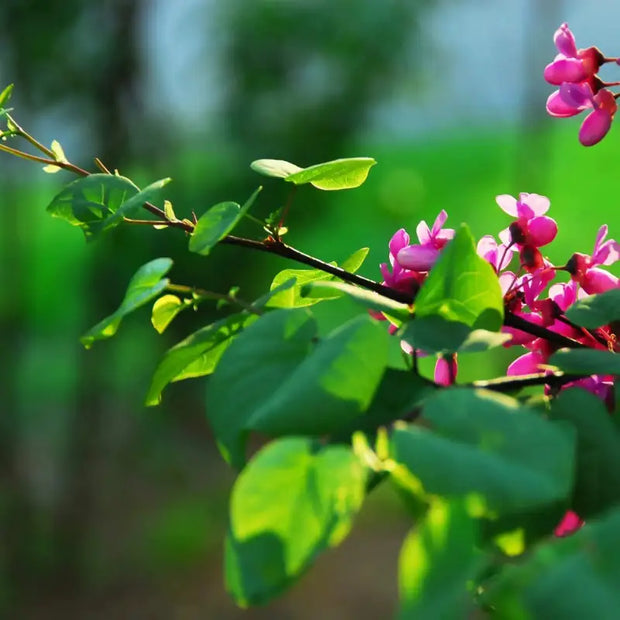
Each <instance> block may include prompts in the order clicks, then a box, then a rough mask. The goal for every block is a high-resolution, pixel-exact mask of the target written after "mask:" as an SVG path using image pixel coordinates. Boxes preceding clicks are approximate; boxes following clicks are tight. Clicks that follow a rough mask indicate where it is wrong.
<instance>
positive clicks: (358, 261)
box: [340, 248, 370, 273]
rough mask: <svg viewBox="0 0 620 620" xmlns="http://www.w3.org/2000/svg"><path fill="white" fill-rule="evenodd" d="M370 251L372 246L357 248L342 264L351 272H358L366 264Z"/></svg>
mask: <svg viewBox="0 0 620 620" xmlns="http://www.w3.org/2000/svg"><path fill="white" fill-rule="evenodd" d="M369 251H370V248H360V249H359V250H356V251H355V252H353V254H351V256H349V258H347V259H345V260H344V262H343V263H342V265H340V266H341V267H342V268H343V269H344V270H345V271H348V272H349V273H356V272H357V270H358V269H359V268H360V267H361V266H362V265H363V264H364V261H365V260H366V258H367V256H368V252H369Z"/></svg>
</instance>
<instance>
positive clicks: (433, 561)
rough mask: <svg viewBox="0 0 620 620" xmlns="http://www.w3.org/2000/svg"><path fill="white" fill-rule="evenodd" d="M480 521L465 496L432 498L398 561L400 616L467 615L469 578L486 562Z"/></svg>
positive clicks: (470, 597)
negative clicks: (480, 548)
mask: <svg viewBox="0 0 620 620" xmlns="http://www.w3.org/2000/svg"><path fill="white" fill-rule="evenodd" d="M477 538H478V532H477V525H476V522H475V521H474V520H473V519H472V518H471V517H470V516H469V514H468V513H467V509H466V507H465V503H464V502H459V501H452V502H446V501H444V500H441V499H439V498H436V499H434V500H433V503H432V504H431V506H430V508H429V510H428V512H427V513H426V515H425V517H424V519H423V521H422V522H421V523H419V524H416V526H415V528H414V529H413V530H412V531H411V533H410V534H409V535H408V536H407V539H406V540H405V543H404V545H403V548H402V551H401V554H400V561H399V590H400V599H401V603H400V612H399V614H398V617H399V618H402V619H406V618H420V619H421V620H434V619H436V618H446V619H447V618H468V617H470V616H472V615H473V612H474V602H473V595H472V592H471V588H470V587H469V583H470V582H471V581H472V580H473V579H474V577H475V576H476V573H477V572H478V571H479V569H480V567H481V556H480V553H479V552H478V550H477V549H476V544H477V542H478V541H477Z"/></svg>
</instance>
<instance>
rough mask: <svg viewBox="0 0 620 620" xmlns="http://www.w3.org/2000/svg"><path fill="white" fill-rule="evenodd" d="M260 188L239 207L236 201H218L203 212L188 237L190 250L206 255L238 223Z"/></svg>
mask: <svg viewBox="0 0 620 620" xmlns="http://www.w3.org/2000/svg"><path fill="white" fill-rule="evenodd" d="M261 190H262V187H259V188H258V189H257V190H256V191H255V192H254V193H253V194H252V195H251V196H250V198H248V200H247V202H246V203H245V204H244V205H243V207H240V206H239V205H238V204H237V203H236V202H220V203H219V204H217V205H215V206H214V207H211V208H210V209H209V210H208V211H207V212H206V213H204V214H203V215H202V216H201V217H200V219H199V220H198V223H197V224H196V228H195V229H194V232H193V233H192V236H191V237H190V238H189V249H190V252H196V253H197V254H202V255H203V256H206V255H207V254H209V252H210V251H211V250H212V249H213V247H214V246H215V245H217V243H218V242H219V241H221V240H222V239H223V238H224V237H225V236H226V235H227V234H228V233H230V232H231V231H232V230H233V228H234V227H235V226H236V225H237V224H238V223H239V221H240V220H241V218H242V217H243V216H244V215H245V214H246V213H247V211H248V210H249V209H250V207H251V206H252V205H253V204H254V201H255V200H256V197H257V196H258V194H259V193H260V191H261Z"/></svg>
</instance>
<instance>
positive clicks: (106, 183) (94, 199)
mask: <svg viewBox="0 0 620 620" xmlns="http://www.w3.org/2000/svg"><path fill="white" fill-rule="evenodd" d="M169 181H170V179H162V180H160V181H156V182H155V183H152V184H151V185H149V186H148V187H146V188H145V189H143V190H142V191H140V190H138V188H137V187H136V186H135V185H134V184H133V183H132V182H131V181H130V180H129V179H126V178H125V177H121V176H116V175H112V174H91V175H89V176H87V177H84V178H81V179H77V181H73V183H70V184H69V185H67V186H66V187H65V188H64V189H63V190H62V191H61V192H60V193H59V194H58V195H57V196H56V197H55V198H54V199H53V200H52V202H51V203H50V205H49V206H48V207H47V210H48V211H49V212H50V213H51V215H52V216H53V217H58V218H61V219H64V220H66V221H67V222H69V223H70V224H71V225H73V226H78V227H80V228H81V229H82V231H83V232H84V235H85V236H86V239H88V240H90V239H92V238H93V237H95V236H96V235H98V234H100V233H102V232H105V231H107V230H109V229H111V228H114V226H117V225H118V224H119V223H120V222H121V221H122V219H123V218H124V217H129V216H131V215H133V213H134V211H137V210H138V209H139V208H140V207H142V205H143V204H144V203H145V202H151V201H152V200H153V199H154V197H155V196H156V195H157V194H158V193H159V191H160V190H161V188H162V187H163V186H164V185H166V184H167V183H168V182H169Z"/></svg>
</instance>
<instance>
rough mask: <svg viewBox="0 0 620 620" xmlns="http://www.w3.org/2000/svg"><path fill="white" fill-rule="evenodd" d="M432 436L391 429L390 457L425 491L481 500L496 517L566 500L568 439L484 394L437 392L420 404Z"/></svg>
mask: <svg viewBox="0 0 620 620" xmlns="http://www.w3.org/2000/svg"><path fill="white" fill-rule="evenodd" d="M422 419H423V420H425V421H426V422H427V423H428V424H430V426H431V428H432V430H428V429H427V428H424V427H419V426H409V427H407V428H398V429H396V430H395V431H394V434H393V437H392V442H393V449H394V458H395V460H396V461H397V462H399V463H402V464H404V465H405V466H406V467H407V468H408V469H409V470H410V471H411V472H412V473H413V474H414V476H416V477H417V478H418V479H419V480H420V481H421V483H422V484H423V485H424V488H425V489H426V490H427V491H428V492H429V493H434V494H439V495H446V496H465V495H469V494H471V493H476V494H479V495H480V496H481V497H482V498H484V501H485V504H486V506H487V507H488V508H489V509H490V510H491V511H492V512H495V513H497V514H505V513H511V512H518V511H524V510H527V509H530V508H532V507H536V506H539V505H543V504H548V503H552V502H553V501H557V500H561V499H565V498H567V496H568V494H569V492H570V490H571V488H572V479H573V467H574V438H573V437H572V436H571V434H570V433H567V432H566V431H565V429H563V428H559V427H558V426H557V425H555V424H553V423H551V422H548V421H546V420H544V419H543V418H541V417H540V416H539V415H538V414H536V413H534V412H532V411H530V410H529V409H528V408H526V407H522V406H520V405H519V402H518V401H517V400H515V399H513V398H509V397H507V396H503V395H500V394H494V393H492V392H488V391H484V390H471V389H466V388H452V389H448V390H441V392H439V393H437V394H436V395H435V396H433V397H431V398H428V399H427V400H426V401H425V402H424V407H423V412H422Z"/></svg>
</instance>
